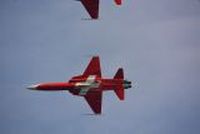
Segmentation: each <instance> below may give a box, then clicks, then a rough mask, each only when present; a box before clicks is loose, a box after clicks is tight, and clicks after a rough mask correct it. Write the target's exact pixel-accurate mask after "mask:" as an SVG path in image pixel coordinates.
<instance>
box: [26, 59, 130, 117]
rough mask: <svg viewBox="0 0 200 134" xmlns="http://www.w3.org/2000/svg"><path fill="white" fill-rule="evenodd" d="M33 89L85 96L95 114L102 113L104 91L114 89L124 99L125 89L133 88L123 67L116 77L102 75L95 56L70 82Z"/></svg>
mask: <svg viewBox="0 0 200 134" xmlns="http://www.w3.org/2000/svg"><path fill="white" fill-rule="evenodd" d="M27 88H28V89H31V90H42V91H61V90H68V91H69V92H70V93H72V94H73V95H78V96H82V97H84V98H85V100H86V101H87V103H88V104H89V106H90V107H91V109H92V110H93V112H94V113H95V114H101V104H102V93H103V91H108V90H114V92H115V93H116V95H117V96H118V98H119V99H120V100H124V89H128V88H131V82H130V81H127V80H124V73H123V69H122V68H119V69H118V71H117V73H116V74H115V76H114V78H111V79H105V78H102V77H101V68H100V61H99V57H98V56H94V57H93V58H92V60H91V61H90V63H89V65H88V66H87V68H86V70H85V71H84V73H83V74H82V75H79V76H75V77H72V79H71V80H69V82H54V83H42V84H36V85H31V86H29V87H27Z"/></svg>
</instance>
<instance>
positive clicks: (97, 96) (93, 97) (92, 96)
mask: <svg viewBox="0 0 200 134" xmlns="http://www.w3.org/2000/svg"><path fill="white" fill-rule="evenodd" d="M84 98H85V99H86V101H87V103H88V104H89V106H90V107H91V109H92V111H93V112H94V113H95V114H101V104H102V91H88V92H87V94H86V95H85V96H84Z"/></svg>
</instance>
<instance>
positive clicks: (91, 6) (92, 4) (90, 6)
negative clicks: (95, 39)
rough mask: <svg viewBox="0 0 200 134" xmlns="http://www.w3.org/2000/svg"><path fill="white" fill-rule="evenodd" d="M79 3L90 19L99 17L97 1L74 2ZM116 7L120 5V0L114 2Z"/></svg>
mask: <svg viewBox="0 0 200 134" xmlns="http://www.w3.org/2000/svg"><path fill="white" fill-rule="evenodd" d="M76 1H80V2H81V3H82V4H83V6H84V7H85V9H86V10H87V12H88V13H89V15H90V17H91V18H92V19H98V17H99V0H76ZM114 1H115V3H116V5H121V4H122V0H114Z"/></svg>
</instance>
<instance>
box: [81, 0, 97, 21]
mask: <svg viewBox="0 0 200 134" xmlns="http://www.w3.org/2000/svg"><path fill="white" fill-rule="evenodd" d="M80 1H81V3H82V4H83V6H84V7H85V9H86V10H87V12H88V13H89V14H90V16H91V17H92V18H93V19H97V18H98V17H99V0H80Z"/></svg>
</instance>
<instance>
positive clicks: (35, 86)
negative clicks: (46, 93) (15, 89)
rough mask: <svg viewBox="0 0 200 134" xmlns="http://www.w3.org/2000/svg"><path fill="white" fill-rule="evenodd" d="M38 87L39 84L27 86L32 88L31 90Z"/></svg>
mask: <svg viewBox="0 0 200 134" xmlns="http://www.w3.org/2000/svg"><path fill="white" fill-rule="evenodd" d="M37 88H38V85H30V86H28V87H27V89H30V90H37Z"/></svg>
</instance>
